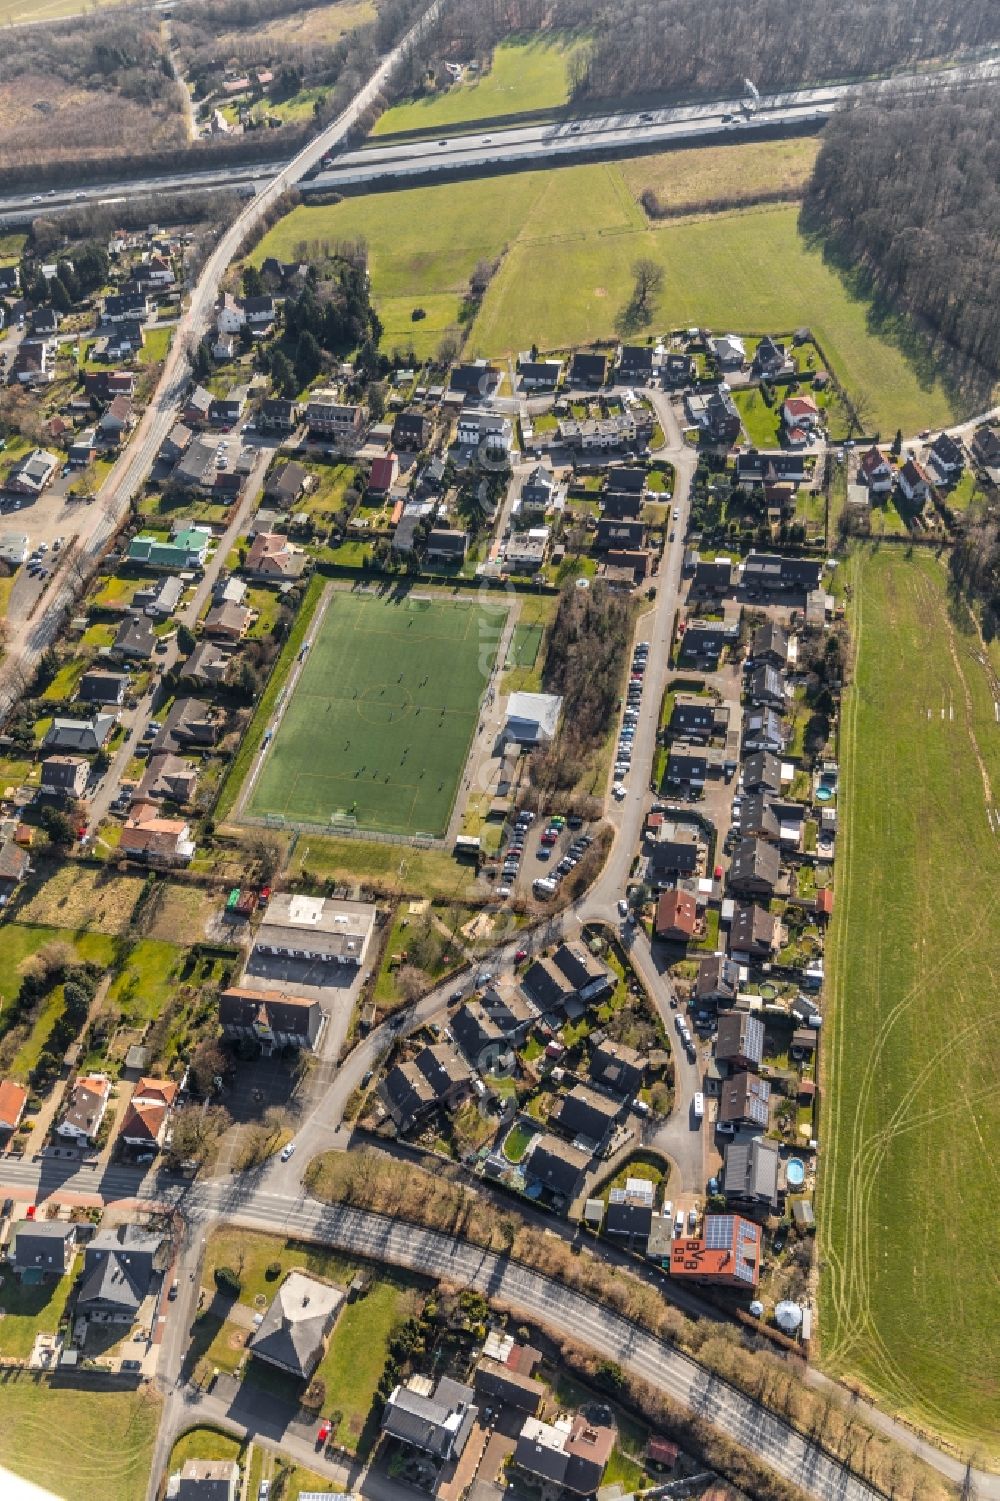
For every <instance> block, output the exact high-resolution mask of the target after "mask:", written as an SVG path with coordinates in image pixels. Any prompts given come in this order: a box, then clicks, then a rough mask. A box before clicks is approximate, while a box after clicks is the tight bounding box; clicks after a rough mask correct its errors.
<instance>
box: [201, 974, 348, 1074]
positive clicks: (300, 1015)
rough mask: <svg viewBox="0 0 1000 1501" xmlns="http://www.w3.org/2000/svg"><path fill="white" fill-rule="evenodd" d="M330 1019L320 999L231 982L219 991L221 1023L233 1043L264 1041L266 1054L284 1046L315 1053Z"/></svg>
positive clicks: (277, 1050) (279, 1049)
mask: <svg viewBox="0 0 1000 1501" xmlns="http://www.w3.org/2000/svg"><path fill="white" fill-rule="evenodd" d="M326 1022H327V1013H326V1012H325V1011H324V1010H323V1008H322V1006H321V1005H320V1003H319V1001H318V1000H316V999H315V997H313V998H307V997H305V996H297V995H288V994H286V992H284V991H281V990H247V989H245V988H244V987H242V986H239V985H231V986H230V987H229V988H228V990H223V991H220V993H219V1025H220V1026H221V1028H222V1035H223V1037H225V1038H226V1039H227V1040H228V1041H230V1042H239V1041H242V1040H245V1041H248V1042H257V1043H260V1045H261V1049H262V1051H263V1053H264V1055H265V1056H269V1055H270V1054H271V1053H274V1052H280V1051H281V1049H283V1048H298V1049H305V1050H306V1051H308V1052H310V1053H313V1052H315V1051H316V1046H317V1043H318V1042H319V1039H320V1036H321V1034H322V1032H323V1028H324V1027H325V1025H326Z"/></svg>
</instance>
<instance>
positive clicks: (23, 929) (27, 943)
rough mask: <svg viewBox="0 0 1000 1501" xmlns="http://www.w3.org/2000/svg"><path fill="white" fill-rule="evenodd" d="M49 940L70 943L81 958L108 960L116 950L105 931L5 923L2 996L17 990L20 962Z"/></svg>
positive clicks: (0, 950) (0, 935) (0, 940)
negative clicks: (71, 930)
mask: <svg viewBox="0 0 1000 1501" xmlns="http://www.w3.org/2000/svg"><path fill="white" fill-rule="evenodd" d="M47 943H70V944H72V946H73V948H74V949H75V950H76V952H77V954H78V956H79V957H80V959H81V960H92V961H93V963H95V964H102V965H106V964H109V963H110V962H111V958H112V955H113V953H114V943H113V942H112V940H111V939H110V938H108V937H106V936H105V935H104V934H103V933H73V932H68V931H67V930H66V929H64V928H51V927H46V926H42V925H38V924H35V923H19V922H15V923H3V924H2V925H0V996H13V995H15V994H16V993H17V989H18V986H19V985H20V983H21V966H22V965H23V964H24V961H25V960H26V959H30V958H31V956H32V955H33V954H37V953H38V950H39V949H41V948H44V947H45V945H46V944H47ZM0 1029H2V1023H0Z"/></svg>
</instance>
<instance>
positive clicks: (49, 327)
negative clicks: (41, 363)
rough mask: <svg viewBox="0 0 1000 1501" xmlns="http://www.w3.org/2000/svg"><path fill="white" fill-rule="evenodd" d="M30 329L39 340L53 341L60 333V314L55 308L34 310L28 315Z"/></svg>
mask: <svg viewBox="0 0 1000 1501" xmlns="http://www.w3.org/2000/svg"><path fill="white" fill-rule="evenodd" d="M28 327H29V328H30V329H31V332H32V333H33V334H35V335H37V336H38V337H39V338H44V339H51V338H53V337H54V336H55V335H56V334H57V333H58V332H59V314H58V313H57V312H56V310H55V308H54V307H48V306H45V307H36V308H32V310H31V312H30V314H29V315H28Z"/></svg>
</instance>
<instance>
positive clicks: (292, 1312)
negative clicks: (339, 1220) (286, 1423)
mask: <svg viewBox="0 0 1000 1501" xmlns="http://www.w3.org/2000/svg"><path fill="white" fill-rule="evenodd" d="M344 1301H345V1297H344V1293H343V1291H342V1290H341V1289H340V1288H339V1287H334V1286H332V1285H331V1284H330V1283H329V1282H321V1281H320V1280H319V1278H318V1277H311V1276H308V1275H307V1274H306V1273H305V1272H300V1271H291V1272H289V1273H288V1275H287V1277H286V1278H285V1279H284V1281H283V1282H282V1284H281V1286H280V1287H279V1288H278V1291H277V1292H276V1293H275V1295H274V1297H273V1298H272V1299H271V1303H270V1306H269V1308H268V1310H267V1312H266V1313H265V1315H264V1317H263V1319H262V1321H261V1323H260V1324H259V1325H258V1326H257V1328H256V1329H255V1330H254V1332H253V1334H252V1336H251V1337H250V1339H249V1340H248V1341H247V1349H248V1350H249V1351H250V1353H251V1355H253V1356H254V1358H255V1359H256V1360H264V1361H266V1362H267V1364H268V1365H273V1366H277V1367H278V1369H279V1370H280V1371H285V1372H287V1374H288V1375H290V1376H294V1377H295V1378H296V1380H299V1381H308V1380H309V1378H310V1377H311V1375H312V1373H313V1371H314V1370H315V1369H316V1367H317V1366H318V1365H319V1363H320V1360H321V1359H322V1358H323V1352H324V1350H325V1349H326V1342H327V1339H328V1337H329V1334H330V1331H331V1330H332V1328H333V1326H334V1324H335V1323H336V1320H337V1315H338V1314H339V1312H340V1310H341V1308H342V1307H343V1305H344Z"/></svg>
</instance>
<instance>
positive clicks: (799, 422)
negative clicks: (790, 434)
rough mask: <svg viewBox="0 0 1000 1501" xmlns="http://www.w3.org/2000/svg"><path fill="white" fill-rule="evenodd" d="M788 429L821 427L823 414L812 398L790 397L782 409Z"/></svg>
mask: <svg viewBox="0 0 1000 1501" xmlns="http://www.w3.org/2000/svg"><path fill="white" fill-rule="evenodd" d="M781 416H782V419H783V420H784V424H785V426H786V428H793V427H800V428H804V429H808V428H811V427H819V425H820V423H821V421H822V413H821V412H820V409H819V407H818V406H817V405H816V403H815V402H814V401H813V399H812V397H811V396H789V397H788V399H787V401H786V402H785V403H784V405H783V406H782V408H781Z"/></svg>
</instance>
